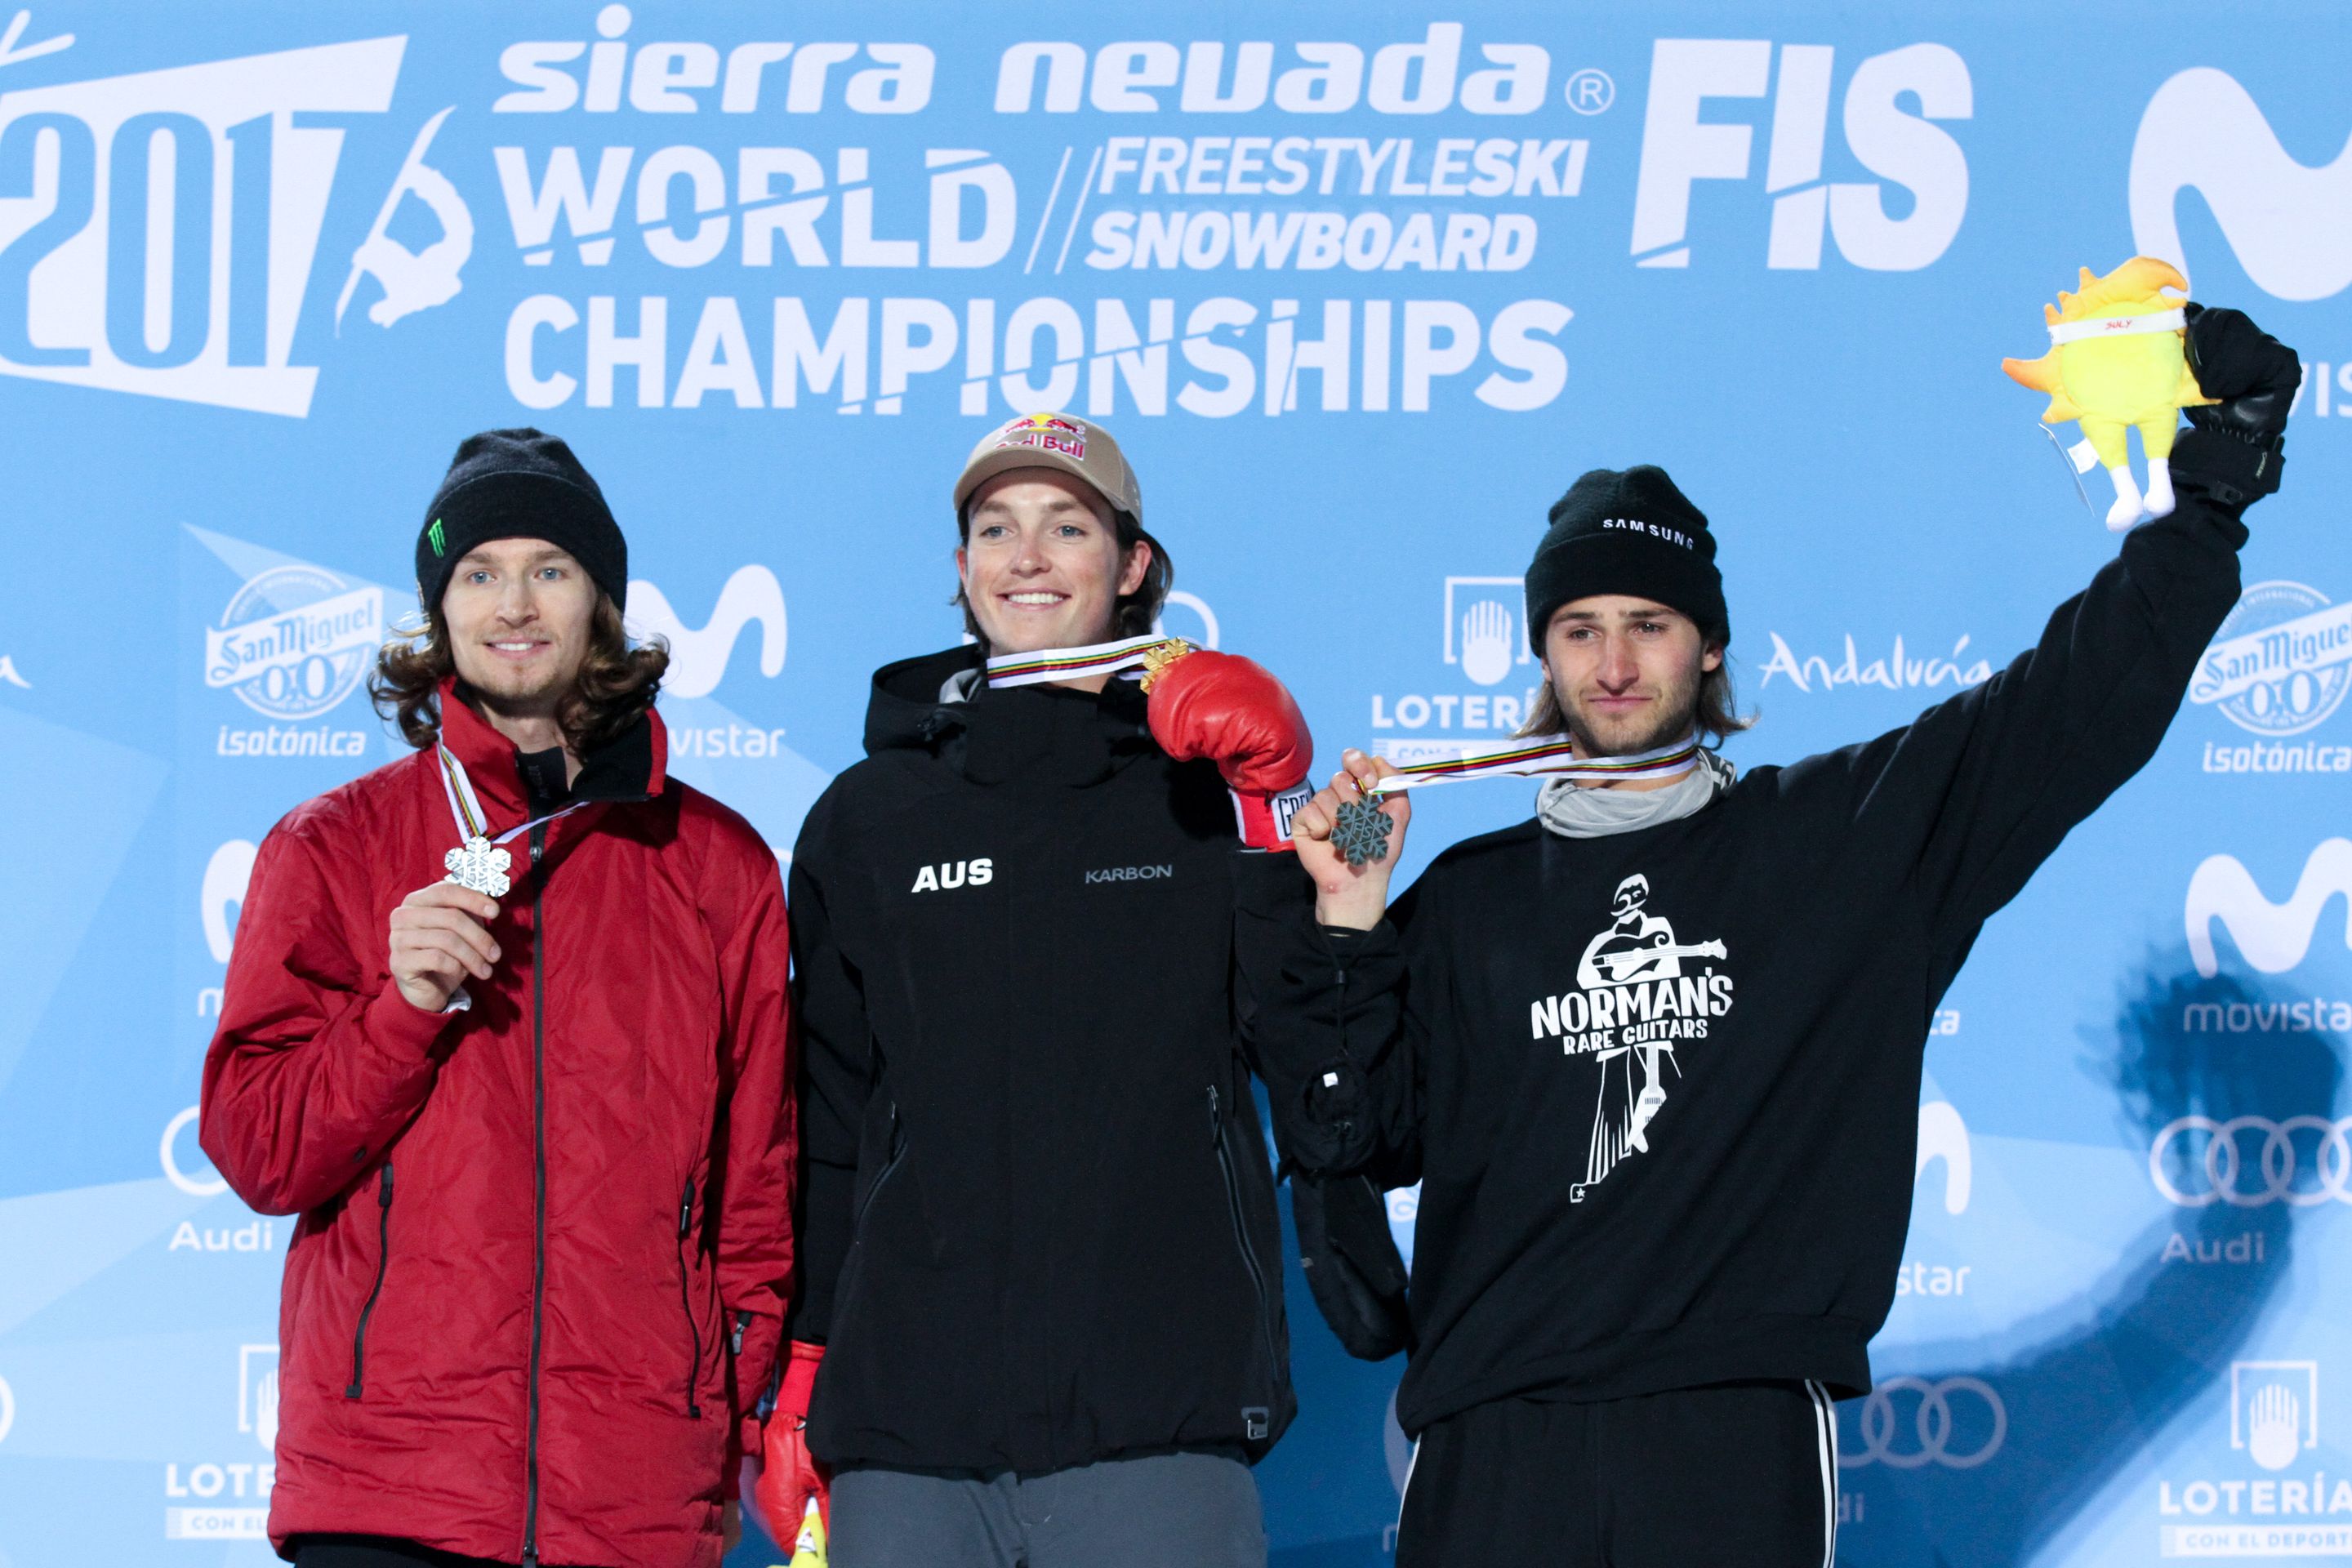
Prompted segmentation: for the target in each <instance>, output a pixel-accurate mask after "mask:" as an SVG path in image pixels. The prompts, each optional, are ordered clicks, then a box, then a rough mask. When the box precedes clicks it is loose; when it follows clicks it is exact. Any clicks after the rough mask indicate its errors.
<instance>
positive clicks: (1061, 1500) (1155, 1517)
mask: <svg viewBox="0 0 2352 1568" xmlns="http://www.w3.org/2000/svg"><path fill="white" fill-rule="evenodd" d="M831 1514H832V1535H831V1539H830V1540H829V1541H828V1542H827V1545H828V1548H829V1557H830V1561H831V1562H832V1563H833V1568H1107V1565H1109V1564H1117V1565H1118V1568H1265V1522H1264V1520H1263V1518H1262V1517H1261V1515H1260V1513H1259V1511H1258V1500H1257V1482H1256V1480H1255V1479H1254V1478H1253V1477H1252V1476H1251V1475H1250V1471H1249V1467H1248V1466H1247V1465H1246V1464H1244V1463H1243V1462H1242V1460H1241V1459H1240V1458H1236V1457H1228V1456H1226V1455H1223V1454H1213V1453H1182V1454H1155V1455H1151V1456H1150V1457H1148V1458H1139V1459H1105V1460H1103V1461H1101V1462H1100V1463H1097V1464H1092V1465H1079V1466H1076V1467H1074V1468H1070V1469H1066V1470H1054V1471H1051V1472H1049V1473H1047V1474H1045V1475H1040V1476H1016V1475H1014V1474H1013V1473H1012V1472H1010V1471H1000V1472H998V1473H996V1474H993V1475H988V1476H979V1475H972V1474H970V1473H955V1474H935V1473H929V1472H924V1471H917V1470H884V1469H847V1470H843V1471H842V1472H840V1473H839V1474H838V1475H836V1476H835V1477H834V1479H833V1506H832V1510H831Z"/></svg>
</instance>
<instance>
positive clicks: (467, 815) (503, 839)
mask: <svg viewBox="0 0 2352 1568" xmlns="http://www.w3.org/2000/svg"><path fill="white" fill-rule="evenodd" d="M434 750H435V751H436V752H439V753H440V755H441V792H442V794H444V795H447V796H448V797H449V815H450V816H452V817H454V818H455V819H456V820H457V837H458V838H459V839H460V840H461V842H460V843H459V845H458V846H457V848H455V849H452V850H450V851H449V853H448V854H446V855H445V856H443V857H442V858H441V864H442V866H443V867H444V868H446V870H447V871H448V873H449V874H448V875H447V876H446V877H445V878H443V879H442V880H444V881H446V882H455V883H457V886H459V887H461V888H470V889H473V890H474V891H475V892H478V893H488V895H489V896H490V897H491V898H494V899H503V898H505V897H506V896H507V890H508V889H509V888H511V887H512V886H513V885H514V884H513V883H511V882H510V881H509V880H508V879H507V868H509V867H510V866H512V865H513V864H514V857H513V856H512V855H509V853H507V851H506V850H504V849H502V848H500V847H499V846H500V845H503V844H508V843H510V842H512V841H513V840H515V839H517V838H520V837H522V836H523V835H524V834H526V833H529V832H530V830H531V829H532V828H534V827H537V826H540V825H541V823H545V822H553V821H554V820H555V819H556V818H557V817H559V816H571V815H572V813H573V812H575V811H578V810H579V809H580V808H581V807H582V806H583V805H587V804H588V803H587V802H586V801H584V800H575V801H573V802H572V804H571V805H567V806H565V807H564V808H563V809H562V810H561V811H551V812H549V813H548V814H547V815H546V816H534V817H532V818H531V819H530V821H529V822H526V823H524V824H523V825H522V826H520V827H509V828H508V829H507V830H506V831H505V832H504V833H501V834H499V836H498V837H495V838H493V837H490V829H489V818H488V816H485V815H484V814H483V812H482V803H481V800H480V798H479V797H478V796H477V795H475V794H474V781H473V780H472V779H470V778H468V777H467V776H466V764H465V763H461V762H459V761H458V760H457V753H455V752H452V751H450V750H449V748H448V747H447V746H446V745H436V746H435V747H434Z"/></svg>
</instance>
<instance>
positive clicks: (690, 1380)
mask: <svg viewBox="0 0 2352 1568" xmlns="http://www.w3.org/2000/svg"><path fill="white" fill-rule="evenodd" d="M693 1232H694V1178H693V1177H692V1176H688V1178H687V1179H686V1191H685V1193H684V1194H682V1195H680V1197H679V1198H678V1200H677V1304H678V1307H679V1308H680V1310H683V1311H684V1312H685V1313H686V1333H687V1342H688V1344H689V1345H691V1346H692V1347H693V1359H692V1360H691V1361H689V1362H688V1363H687V1368H686V1413H687V1415H688V1416H689V1417H690V1418H692V1419H693V1420H696V1421H699V1420H701V1419H702V1401H701V1398H700V1395H699V1394H698V1392H697V1389H698V1385H699V1384H700V1383H701V1382H702V1320H701V1319H699V1318H698V1317H696V1316H695V1313H694V1256H693V1254H692V1253H691V1252H689V1251H688V1248H687V1241H688V1237H691V1236H692V1235H693Z"/></svg>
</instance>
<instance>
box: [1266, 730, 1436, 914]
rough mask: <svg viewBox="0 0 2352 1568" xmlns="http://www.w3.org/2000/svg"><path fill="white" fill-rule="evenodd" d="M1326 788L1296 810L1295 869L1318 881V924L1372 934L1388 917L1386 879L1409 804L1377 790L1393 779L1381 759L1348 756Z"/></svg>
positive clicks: (1389, 766)
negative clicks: (1302, 869)
mask: <svg viewBox="0 0 2352 1568" xmlns="http://www.w3.org/2000/svg"><path fill="white" fill-rule="evenodd" d="M1339 760H1340V761H1341V763H1344V764H1345V765H1344V766H1343V767H1342V768H1341V769H1340V770H1339V772H1338V773H1334V774H1333V775H1332V776H1331V783H1330V784H1329V785H1328V787H1327V788H1325V789H1323V790H1321V791H1319V792H1318V794H1317V795H1316V796H1315V798H1314V799H1312V800H1310V801H1308V802H1307V804H1306V805H1303V806H1300V807H1299V808H1298V813H1297V816H1293V817H1292V818H1291V819H1290V837H1291V840H1292V842H1293V843H1295V844H1296V845H1297V847H1298V863H1299V864H1300V865H1301V866H1303V867H1305V868H1307V875H1309V876H1311V877H1313V878H1314V879H1315V918H1316V919H1317V920H1318V921H1320V922H1321V923H1322V924H1324V925H1331V926H1350V927H1353V928H1354V929H1356V930H1358V931H1370V930H1371V929H1372V927H1374V926H1376V925H1378V924H1379V923H1380V921H1381V916H1382V915H1384V914H1385V913H1387V911H1388V902H1389V877H1390V875H1391V873H1392V872H1393V871H1394V870H1395V869H1396V858H1397V855H1398V853H1399V852H1401V851H1402V849H1403V847H1404V827H1405V825H1406V824H1407V823H1409V822H1411V821H1412V803H1411V802H1410V801H1409V800H1407V799H1406V798H1405V796H1404V795H1402V794H1396V793H1390V794H1385V795H1384V794H1382V793H1381V789H1380V786H1381V784H1383V783H1384V782H1386V781H1387V780H1389V779H1392V778H1394V777H1396V776H1397V768H1396V764H1395V763H1391V762H1390V761H1389V760H1388V759H1387V758H1385V757H1368V756H1366V755H1365V754H1364V753H1363V752H1359V751H1355V750H1352V749H1351V750H1349V751H1347V752H1342V753H1341V754H1340V759H1339Z"/></svg>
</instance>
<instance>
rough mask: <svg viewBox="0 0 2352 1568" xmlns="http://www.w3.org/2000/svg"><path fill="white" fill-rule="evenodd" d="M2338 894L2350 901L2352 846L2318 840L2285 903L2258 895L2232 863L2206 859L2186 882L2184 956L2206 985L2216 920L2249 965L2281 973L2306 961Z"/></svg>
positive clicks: (2349, 937) (2350, 940) (2249, 877)
mask: <svg viewBox="0 0 2352 1568" xmlns="http://www.w3.org/2000/svg"><path fill="white" fill-rule="evenodd" d="M2338 895H2342V896H2343V897H2344V898H2345V899H2346V900H2347V902H2352V839H2344V838H2328V839H2323V840H2322V841H2321V842H2320V844H2319V845H2318V847H2316V848H2315V849H2313V850H2312V852H2311V857H2310V858H2309V859H2307V860H2305V862H2304V863H2303V875H2302V876H2300V877H2298V878H2297V879H2295V884H2294V892H2293V893H2291V894H2289V895H2288V896H2287V900H2286V902H2284V903H2283V904H2274V903H2272V902H2271V901H2270V900H2268V899H2267V898H2265V897H2263V889H2262V888H2261V886H2260V885H2259V884H2257V883H2256V882H2255V880H2254V878H2253V873H2252V872H2250V871H2248V870H2247V869H2246V868H2245V866H2244V865H2243V863H2242V862H2241V861H2240V860H2239V859H2238V858H2237V857H2236V856H2234V855H2210V856H2208V857H2206V858H2205V859H2204V860H2203V861H2202V862H2201V863H2200V864H2199V866H2198V868H2197V869H2196V871H2195V872H2194V873H2192V874H2191V875H2190V877H2189V899H2188V907H2187V910H2186V911H2185V916H2186V919H2187V921H2188V926H2189V958H2190V960H2191V961H2192V962H2193V963H2195V964H2196V965H2197V973H2200V974H2201V975H2204V976H2205V977H2207V978H2208V979H2210V978H2211V977H2212V976H2214V975H2215V974H2218V973H2221V959H2220V956H2219V955H2218V954H2217V953H2216V952H2215V951H2214V947H2213V922H2214V921H2221V925H2222V929H2224V930H2226V931H2228V932H2229V933H2230V940H2231V941H2232V942H2236V943H2237V945H2238V952H2239V953H2240V954H2241V955H2242V956H2243V957H2244V959H2245V961H2246V962H2247V963H2250V964H2252V966H2253V967H2254V968H2256V969H2258V970H2260V971H2261V972H2262V973H2264V974H2284V973H2286V972H2287V971H2288V970H2290V969H2293V968H2294V967H2295V966H2296V965H2297V964H2299V963H2302V962H2303V960H2304V955H2305V953H2306V952H2309V951H2310V949H2311V939H2312V937H2313V936H2314V935H2315V933H2316V932H2317V931H2318V928H2319V921H2320V917H2321V916H2322V915H2323V914H2325V913H2326V908H2327V901H2328V900H2330V899H2332V898H2335V897H2336V896H2338ZM2344 945H2345V946H2346V947H2347V948H2352V907H2347V910H2346V911H2345V926H2344Z"/></svg>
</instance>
